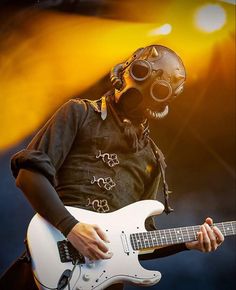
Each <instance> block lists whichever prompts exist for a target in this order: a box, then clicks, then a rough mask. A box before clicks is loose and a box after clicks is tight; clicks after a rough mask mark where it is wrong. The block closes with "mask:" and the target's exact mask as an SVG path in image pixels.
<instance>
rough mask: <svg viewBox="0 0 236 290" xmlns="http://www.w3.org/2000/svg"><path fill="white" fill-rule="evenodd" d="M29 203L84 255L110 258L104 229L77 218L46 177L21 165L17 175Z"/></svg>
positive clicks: (19, 185)
mask: <svg viewBox="0 0 236 290" xmlns="http://www.w3.org/2000/svg"><path fill="white" fill-rule="evenodd" d="M16 185H17V187H19V188H20V189H21V190H22V191H23V192H24V194H25V196H26V197H27V199H28V200H29V202H30V203H31V205H32V207H33V208H34V210H35V211H36V212H38V213H39V214H40V215H41V216H42V217H44V218H45V219H46V220H47V221H48V222H50V223H51V224H52V225H53V226H55V227H56V228H57V229H58V230H60V231H61V232H62V233H63V234H64V236H66V237H67V238H68V240H69V241H70V242H71V243H72V244H73V245H74V247H75V248H77V249H78V250H79V251H80V252H81V253H82V254H83V255H84V256H86V257H88V258H90V259H92V260H97V259H109V258H111V256H112V255H111V253H108V247H107V246H106V244H105V242H108V241H107V238H106V235H105V233H104V232H103V231H102V230H101V229H100V228H99V227H98V226H97V225H90V224H85V223H83V222H78V221H77V220H76V219H75V218H74V217H73V216H72V215H71V214H70V213H69V211H68V210H67V209H66V208H65V206H64V205H63V203H62V201H61V200H60V198H59V196H58V194H57V192H56V191H55V189H54V187H53V186H52V185H51V183H50V182H49V181H48V179H47V178H46V177H45V176H44V175H42V174H40V173H38V172H34V171H31V170H26V169H21V170H20V171H19V174H18V176H17V179H16Z"/></svg>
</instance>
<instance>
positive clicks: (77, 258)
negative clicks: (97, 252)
mask: <svg viewBox="0 0 236 290" xmlns="http://www.w3.org/2000/svg"><path fill="white" fill-rule="evenodd" d="M57 248H58V251H59V255H60V259H61V262H62V263H67V262H72V264H75V263H77V264H84V263H85V259H84V256H83V255H82V254H81V253H80V252H79V251H77V250H76V249H75V248H74V247H73V246H72V244H71V243H70V242H69V241H67V240H63V241H58V242H57Z"/></svg>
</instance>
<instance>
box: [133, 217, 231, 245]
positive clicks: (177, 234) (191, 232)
mask: <svg viewBox="0 0 236 290" xmlns="http://www.w3.org/2000/svg"><path fill="white" fill-rule="evenodd" d="M214 226H217V227H218V228H219V229H220V231H221V232H222V234H223V235H224V236H225V237H226V236H231V235H235V234H236V221H231V222H222V223H216V224H214ZM199 231H200V225H197V226H190V227H181V228H172V229H164V230H156V231H148V232H143V233H134V234H131V235H130V240H131V244H132V247H133V249H134V250H145V249H149V248H157V247H163V246H168V245H175V244H180V243H185V242H191V241H195V240H197V233H198V232H199Z"/></svg>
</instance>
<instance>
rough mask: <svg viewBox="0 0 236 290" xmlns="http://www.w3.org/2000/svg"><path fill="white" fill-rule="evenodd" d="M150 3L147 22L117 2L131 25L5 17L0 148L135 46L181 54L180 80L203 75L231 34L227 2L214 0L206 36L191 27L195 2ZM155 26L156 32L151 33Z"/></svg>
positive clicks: (44, 15)
mask: <svg viewBox="0 0 236 290" xmlns="http://www.w3.org/2000/svg"><path fill="white" fill-rule="evenodd" d="M157 2H158V5H157V4H156V3H157ZM157 2H155V1H153V2H152V5H154V6H153V7H151V6H150V7H149V10H148V11H149V13H150V19H152V21H150V23H147V20H146V19H147V17H149V15H148V13H140V11H139V9H138V5H136V4H135V3H134V2H132V4H133V5H132V7H130V5H131V2H130V1H120V2H117V3H119V5H120V9H118V10H117V9H116V10H115V7H114V13H117V14H119V13H120V14H124V13H133V16H134V18H135V17H136V16H137V15H138V18H139V22H137V23H135V22H130V21H129V22H125V21H114V20H109V19H103V18H96V17H81V16H78V15H72V14H63V13H52V12H46V11H41V12H39V11H33V12H32V11H28V12H27V11H26V12H21V13H19V12H18V13H17V15H16V16H14V17H15V18H16V20H14V17H13V16H12V18H13V19H10V20H8V22H7V21H6V22H7V25H6V27H7V29H8V30H6V31H7V32H8V34H7V37H6V38H3V34H2V35H1V34H0V52H1V55H0V64H1V65H0V88H1V89H0V94H1V95H0V108H1V111H0V150H3V149H7V148H9V147H10V146H13V145H15V144H16V143H18V142H19V141H21V140H22V139H23V138H25V137H26V136H28V135H29V134H32V132H34V131H35V130H37V129H38V128H39V127H40V126H41V125H42V124H43V123H44V122H45V120H46V119H47V118H48V117H49V116H50V115H51V114H52V112H54V111H55V109H56V108H58V106H59V105H60V104H62V103H63V102H64V101H65V100H67V99H68V98H70V97H74V96H76V95H77V96H79V94H80V92H82V91H83V90H85V89H87V88H88V87H90V86H92V85H93V84H94V83H95V82H96V81H98V80H99V79H100V78H101V77H103V76H104V75H105V74H106V73H108V72H109V71H110V69H111V67H112V66H113V65H114V64H117V63H119V62H121V61H123V60H124V59H126V58H127V57H129V56H130V54H131V53H133V51H135V50H136V49H137V48H139V47H143V46H146V45H149V44H154V43H157V44H161V45H166V46H168V47H170V48H171V49H173V50H174V51H176V52H177V53H178V54H179V55H180V56H181V58H182V59H183V62H184V64H185V66H186V69H187V83H190V82H196V81H198V79H199V78H200V77H201V78H203V77H204V76H206V79H207V74H208V73H209V63H210V61H211V57H212V53H213V51H214V47H215V46H216V45H218V44H222V45H223V43H224V41H225V39H229V38H230V37H231V38H232V35H233V34H234V33H235V12H234V8H235V6H234V5H229V4H226V3H222V4H221V5H222V7H224V9H225V11H226V13H227V22H226V23H225V25H224V27H223V28H222V29H221V30H218V31H215V32H214V33H211V34H206V33H202V32H201V31H199V30H197V29H196V27H195V26H194V25H193V18H194V15H195V12H196V9H197V8H198V7H199V2H200V1H183V3H184V7H183V6H182V5H180V4H179V3H180V1H179V0H173V1H162V2H159V1H157ZM201 2H202V1H201ZM128 4H130V5H128ZM149 5H151V4H149ZM155 5H156V6H155ZM157 8H158V9H157ZM148 11H147V12H148ZM184 11H187V12H188V13H185V12H184ZM24 13H25V14H24ZM27 13H29V15H28V14H27ZM117 14H116V15H117ZM17 17H18V18H17ZM142 17H143V19H142ZM9 23H11V24H12V25H9ZM163 23H166V24H164V25H163ZM168 23H169V25H170V24H171V25H170V26H168ZM157 27H158V29H163V31H162V30H161V31H160V30H159V32H162V33H159V34H158V35H157V34H156V33H154V32H155V31H156V29H157ZM163 27H164V28H163ZM172 27H173V30H171V28H172ZM3 28H4V27H3ZM170 30H171V31H170ZM1 31H4V29H2V30H1ZM151 32H153V33H151ZM163 32H164V33H163ZM170 32H171V33H170ZM166 33H169V34H168V35H166ZM230 45H231V46H232V44H231V43H230ZM225 46H226V47H227V44H225ZM222 47H223V46H222ZM231 49H232V48H231ZM228 50H229V47H227V48H226V51H228ZM225 65H226V67H227V65H232V62H230V60H228V63H226V64H225ZM92 97H93V96H87V98H92Z"/></svg>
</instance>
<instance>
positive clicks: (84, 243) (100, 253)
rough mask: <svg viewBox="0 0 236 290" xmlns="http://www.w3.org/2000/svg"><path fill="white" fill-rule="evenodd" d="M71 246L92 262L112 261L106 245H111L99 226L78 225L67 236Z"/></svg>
mask: <svg viewBox="0 0 236 290" xmlns="http://www.w3.org/2000/svg"><path fill="white" fill-rule="evenodd" d="M67 239H68V240H69V241H70V242H71V244H72V245H73V246H74V247H75V248H76V249H77V250H78V251H79V252H80V253H81V254H82V255H84V256H85V257H87V258H89V259H90V260H99V259H110V258H111V257H112V253H109V252H108V250H109V249H108V247H107V245H106V244H105V243H109V241H108V239H107V236H106V234H105V233H104V232H103V231H102V230H101V229H100V228H99V227H98V226H97V225H91V224H85V223H78V224H76V225H75V226H74V227H73V228H72V230H71V231H70V232H69V234H68V235H67Z"/></svg>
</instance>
